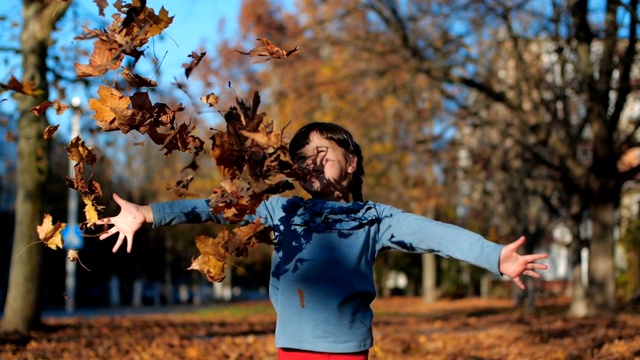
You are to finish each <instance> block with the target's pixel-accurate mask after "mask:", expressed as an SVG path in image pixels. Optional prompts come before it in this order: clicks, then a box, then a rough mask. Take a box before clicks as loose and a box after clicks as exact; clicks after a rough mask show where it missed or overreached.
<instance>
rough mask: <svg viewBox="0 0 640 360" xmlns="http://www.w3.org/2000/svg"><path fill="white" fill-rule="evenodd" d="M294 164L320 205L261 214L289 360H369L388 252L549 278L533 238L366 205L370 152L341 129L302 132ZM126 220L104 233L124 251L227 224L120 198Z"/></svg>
mask: <svg viewBox="0 0 640 360" xmlns="http://www.w3.org/2000/svg"><path fill="white" fill-rule="evenodd" d="M289 154H290V156H291V159H293V161H294V162H295V163H296V164H297V165H298V166H303V167H306V168H307V169H309V170H310V171H311V174H312V176H311V178H310V179H309V180H308V181H306V182H305V183H303V184H301V186H302V188H303V189H304V190H305V191H306V192H308V193H309V194H310V195H311V199H308V200H304V199H302V198H300V197H292V198H285V197H281V196H273V197H271V198H269V199H268V200H265V201H264V202H263V203H262V204H260V206H259V207H258V209H257V211H256V214H255V215H253V216H250V217H248V218H247V221H252V220H254V219H255V217H259V218H260V220H261V222H262V223H263V224H265V225H267V226H271V227H272V228H273V232H274V236H275V245H274V256H273V260H272V270H271V280H270V285H269V297H270V299H271V302H272V303H273V306H274V307H275V310H276V313H277V317H278V320H277V325H276V347H277V348H278V357H279V359H280V360H286V359H329V358H331V359H352V360H353V359H367V357H368V351H369V348H371V346H372V345H373V335H372V317H373V313H372V310H371V308H370V304H371V302H372V301H373V300H374V298H375V296H376V289H375V286H374V278H373V270H372V267H373V263H374V261H375V259H376V256H377V254H378V253H379V252H380V251H382V250H386V249H396V250H401V251H406V252H413V253H424V252H433V253H437V254H439V255H441V256H445V257H449V256H451V257H454V258H457V259H459V260H462V261H466V262H469V263H471V264H474V265H477V266H480V267H483V268H485V269H487V270H489V271H492V272H494V273H496V274H504V275H507V276H509V277H511V278H512V279H513V281H514V282H515V283H516V284H517V285H518V286H519V287H521V288H524V285H523V284H522V281H521V280H520V275H528V276H532V277H536V278H539V277H540V275H539V274H538V273H536V272H535V270H545V269H546V268H547V266H545V265H543V264H538V263H537V261H538V260H540V259H544V258H546V257H547V255H546V254H536V255H518V253H517V250H518V248H519V247H520V246H521V245H522V244H523V243H524V241H525V239H524V237H521V238H519V239H518V240H516V241H515V242H513V243H511V244H509V245H506V246H502V245H499V244H496V243H493V242H490V241H488V240H485V239H484V238H483V237H481V236H480V235H477V234H475V233H472V232H470V231H467V230H465V229H462V228H460V227H457V226H454V225H450V224H445V223H441V222H438V221H434V220H431V219H428V218H425V217H421V216H418V215H413V214H409V213H406V212H404V211H402V210H399V209H396V208H393V207H391V206H388V205H384V204H379V203H374V202H370V201H367V202H363V199H362V176H363V175H364V170H363V166H362V159H363V158H362V153H361V150H360V147H359V146H358V144H356V142H355V141H354V140H353V138H352V136H351V134H350V133H349V132H348V131H347V130H345V129H344V128H342V127H340V126H338V125H335V124H331V123H311V124H308V125H306V126H304V127H303V128H301V129H300V130H299V131H298V132H297V133H296V134H295V135H294V137H293V139H292V140H291V142H290V144H289ZM114 200H115V201H116V202H117V203H118V204H119V205H120V207H121V210H120V213H119V214H118V215H117V216H115V217H111V218H104V219H101V220H100V221H99V224H112V225H113V227H112V228H110V229H109V230H107V231H106V232H105V233H104V234H102V235H101V236H100V239H101V240H102V239H105V238H107V237H109V236H111V235H113V234H115V233H119V235H118V240H117V242H116V244H115V246H114V247H113V251H114V252H115V251H117V250H118V248H119V247H120V246H121V245H122V243H123V242H124V240H125V239H126V240H127V252H130V251H131V247H132V240H133V235H134V234H135V232H136V231H137V230H138V229H139V228H140V227H141V226H142V225H143V224H144V223H152V224H153V226H154V227H156V226H164V225H172V224H180V223H199V222H204V221H215V222H219V223H220V222H223V221H224V219H223V217H222V216H221V215H215V214H212V213H211V211H210V210H209V204H208V200H204V199H200V200H178V201H171V202H163V203H154V204H151V205H147V206H140V205H136V204H133V203H130V202H127V201H125V200H123V199H121V198H119V197H118V196H117V195H115V194H114Z"/></svg>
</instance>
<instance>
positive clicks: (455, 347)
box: [0, 298, 640, 360]
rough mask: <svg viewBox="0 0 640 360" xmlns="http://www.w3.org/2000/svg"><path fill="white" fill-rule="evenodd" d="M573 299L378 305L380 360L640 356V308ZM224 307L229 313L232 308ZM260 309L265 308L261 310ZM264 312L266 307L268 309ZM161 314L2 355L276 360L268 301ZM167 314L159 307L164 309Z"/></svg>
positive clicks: (62, 323)
mask: <svg viewBox="0 0 640 360" xmlns="http://www.w3.org/2000/svg"><path fill="white" fill-rule="evenodd" d="M566 306H567V301H566V300H563V301H556V300H551V301H549V300H547V303H546V304H542V305H541V306H539V307H538V309H537V310H536V311H535V312H534V313H530V314H524V313H522V312H521V311H518V310H515V309H514V308H513V306H512V304H511V302H510V301H509V300H496V299H490V300H483V299H463V300H442V301H438V302H437V303H435V304H432V305H426V304H424V303H423V302H422V300H421V299H419V298H390V299H378V300H376V301H375V302H374V304H373V308H374V311H375V318H374V336H375V346H374V348H373V349H372V350H371V353H370V356H369V358H370V359H371V360H377V359H385V360H386V359H402V360H413V359H501V360H502V359H637V358H638V357H640V311H638V310H640V309H638V308H633V309H628V310H625V311H621V312H620V313H618V314H617V315H615V316H612V317H608V316H601V317H594V318H588V319H573V318H567V317H566V316H565V315H564V313H565V311H566ZM225 309H226V310H225ZM260 309H261V310H260ZM265 309H266V310H265ZM187 310H188V311H183V312H171V313H164V314H160V313H159V314H147V315H122V316H94V317H91V318H83V317H68V318H46V319H45V324H46V325H47V330H39V331H34V332H32V333H30V334H29V337H28V338H26V339H24V338H23V339H22V340H23V341H22V342H21V341H20V339H19V338H16V337H14V338H11V336H8V335H5V336H4V337H0V358H2V359H83V360H91V359H116V358H117V359H237V360H252V359H260V360H269V359H273V360H275V359H276V358H277V355H276V349H275V347H274V344H273V341H274V338H273V331H274V329H275V314H274V312H273V311H272V310H270V305H269V303H268V302H266V301H259V302H246V303H234V304H231V305H211V306H209V307H206V308H187ZM159 311H160V310H159Z"/></svg>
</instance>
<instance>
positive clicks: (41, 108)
mask: <svg viewBox="0 0 640 360" xmlns="http://www.w3.org/2000/svg"><path fill="white" fill-rule="evenodd" d="M51 105H53V103H52V102H51V101H45V102H43V103H42V104H40V105H36V106H34V107H32V108H31V110H29V111H31V112H32V113H33V114H35V115H38V116H40V115H42V114H44V112H45V111H46V110H47V109H48V108H49V106H51Z"/></svg>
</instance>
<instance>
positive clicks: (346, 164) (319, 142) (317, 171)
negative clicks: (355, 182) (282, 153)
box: [293, 132, 357, 201]
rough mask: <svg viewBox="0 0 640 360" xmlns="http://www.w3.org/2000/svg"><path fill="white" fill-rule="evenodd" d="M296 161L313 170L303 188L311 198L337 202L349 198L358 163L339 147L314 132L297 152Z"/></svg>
mask: <svg viewBox="0 0 640 360" xmlns="http://www.w3.org/2000/svg"><path fill="white" fill-rule="evenodd" d="M293 161H294V162H295V164H296V165H298V166H301V167H304V168H307V169H309V170H310V171H311V179H309V181H306V182H304V183H301V185H302V188H303V189H304V190H305V191H306V192H308V193H309V194H310V195H311V196H312V197H314V198H319V199H326V200H334V201H347V200H348V199H349V191H348V187H349V182H350V181H351V174H352V173H353V172H354V171H355V170H356V162H357V160H356V157H355V156H353V155H349V154H346V153H345V152H344V151H343V149H342V148H341V147H340V146H338V144H336V143H335V142H333V141H331V140H327V139H325V138H323V137H322V136H320V135H319V134H318V133H315V132H313V133H311V134H310V135H309V143H308V144H307V145H306V146H305V147H303V148H302V149H300V151H298V152H297V153H296V156H295V158H294V159H293Z"/></svg>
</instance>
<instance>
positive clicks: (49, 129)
mask: <svg viewBox="0 0 640 360" xmlns="http://www.w3.org/2000/svg"><path fill="white" fill-rule="evenodd" d="M59 127H60V125H49V126H47V128H46V129H44V136H43V137H44V139H45V140H49V139H51V137H52V136H53V134H54V133H55V132H56V131H57V130H58V128H59Z"/></svg>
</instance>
